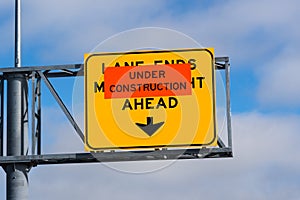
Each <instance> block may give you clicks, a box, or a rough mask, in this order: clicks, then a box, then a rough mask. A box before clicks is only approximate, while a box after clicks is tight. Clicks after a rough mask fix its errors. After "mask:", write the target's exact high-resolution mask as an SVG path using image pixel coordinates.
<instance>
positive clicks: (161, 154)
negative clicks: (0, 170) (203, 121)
mask: <svg viewBox="0 0 300 200" xmlns="http://www.w3.org/2000/svg"><path fill="white" fill-rule="evenodd" d="M225 157H232V151H231V149H230V148H222V149H220V148H201V149H188V150H184V149H176V150H155V151H131V152H128V151H122V152H99V153H71V154H48V155H29V156H5V157H0V164H2V165H6V164H11V163H31V164H32V165H34V166H36V165H47V164H72V163H97V162H122V161H147V160H175V159H179V160H180V159H204V158H225Z"/></svg>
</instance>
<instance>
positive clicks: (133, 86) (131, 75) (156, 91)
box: [104, 64, 192, 99]
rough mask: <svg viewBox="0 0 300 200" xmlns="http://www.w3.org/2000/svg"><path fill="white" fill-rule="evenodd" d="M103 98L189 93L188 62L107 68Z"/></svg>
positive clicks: (190, 91)
mask: <svg viewBox="0 0 300 200" xmlns="http://www.w3.org/2000/svg"><path fill="white" fill-rule="evenodd" d="M104 82H105V85H104V98H105V99H111V98H135V97H159V96H183V95H191V94H192V88H191V65H190V64H167V65H146V66H125V67H108V68H106V69H105V72H104Z"/></svg>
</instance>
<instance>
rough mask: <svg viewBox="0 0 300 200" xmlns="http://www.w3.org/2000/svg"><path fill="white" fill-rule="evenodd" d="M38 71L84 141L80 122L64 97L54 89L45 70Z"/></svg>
mask: <svg viewBox="0 0 300 200" xmlns="http://www.w3.org/2000/svg"><path fill="white" fill-rule="evenodd" d="M37 72H38V74H39V75H40V77H41V78H42V79H43V81H44V82H45V84H46V86H47V87H48V89H49V91H50V92H51V94H52V95H53V97H54V98H55V100H56V102H57V103H58V105H59V106H60V108H61V109H62V111H63V112H64V113H65V115H66V117H67V118H68V120H69V121H70V123H71V124H72V126H73V127H74V129H75V131H76V133H77V134H78V135H79V137H80V138H81V140H82V141H84V135H83V132H82V131H81V129H80V127H79V126H78V124H77V123H76V121H75V120H74V118H73V116H72V115H71V113H70V112H69V110H68V108H67V107H66V106H65V104H64V103H63V101H62V99H61V98H60V97H59V95H58V94H57V92H56V90H55V89H54V87H53V86H52V84H51V83H50V81H49V80H48V78H47V77H46V76H45V75H44V73H43V72H41V71H37Z"/></svg>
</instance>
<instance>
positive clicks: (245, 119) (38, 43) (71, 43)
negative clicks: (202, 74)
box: [0, 0, 300, 200]
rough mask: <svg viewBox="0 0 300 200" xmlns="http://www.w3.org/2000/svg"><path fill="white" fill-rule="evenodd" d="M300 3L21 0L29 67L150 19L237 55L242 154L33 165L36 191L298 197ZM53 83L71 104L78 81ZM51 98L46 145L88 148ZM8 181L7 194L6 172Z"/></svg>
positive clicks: (234, 68)
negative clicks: (161, 166)
mask: <svg viewBox="0 0 300 200" xmlns="http://www.w3.org/2000/svg"><path fill="white" fill-rule="evenodd" d="M299 7H300V2H299V1H296V0H286V1H281V0H252V1H246V0H239V1H238V0H211V1H208V0H191V1H183V0H176V1H171V0H168V1H160V0H142V1H133V0H130V1H117V0H112V1H100V0H97V1H96V0H85V1H71V0H52V1H39V0H26V1H23V2H22V10H23V13H22V20H23V22H22V39H23V40H22V55H23V56H22V64H23V65H24V66H37V65H50V64H71V63H82V62H83V54H84V53H86V52H89V51H90V50H91V49H93V48H94V47H95V46H96V45H97V44H99V43H100V42H102V41H104V40H105V39H107V38H109V37H110V36H112V35H115V34H118V33H120V32H123V31H126V30H130V29H133V28H143V27H161V28H167V29H172V30H175V31H179V32H181V33H184V34H186V35H188V36H190V37H191V38H193V39H194V40H195V41H197V42H198V43H200V44H201V45H203V46H206V47H214V48H215V52H216V56H224V55H227V56H229V57H230V62H231V78H232V79H231V89H232V113H233V116H232V121H233V134H234V135H233V143H234V155H235V156H234V158H233V159H214V160H196V161H180V162H178V161H177V162H175V163H173V162H172V163H171V162H170V163H168V162H165V164H166V165H168V167H165V168H164V169H162V170H158V171H155V172H152V173H142V174H133V173H124V172H120V170H116V169H127V168H130V169H134V168H136V169H141V168H145V166H150V168H151V166H154V167H155V166H156V165H157V163H155V162H141V163H117V164H114V165H109V166H107V165H100V164H93V165H65V166H41V167H37V168H34V169H32V171H31V172H30V199H33V200H37V199H41V198H43V199H46V200H47V199H71V198H72V199H74V200H77V199H84V198H85V199H100V198H104V197H106V198H108V199H119V198H123V199H133V200H134V199H141V198H142V199H145V200H147V199H162V198H165V199H171V198H173V199H195V200H196V199H199V198H206V199H220V198H223V199H249V200H250V199H275V200H276V199H299V196H300V190H299V188H300V181H299V180H300V171H299V167H300V159H299V158H298V156H297V152H299V150H300V149H299V145H298V143H299V142H298V141H299V139H300V135H299V128H300V123H299V121H300V87H299V85H300V79H299V78H298V73H299V72H300V70H299V69H298V67H299V62H298V57H299V52H300V39H299V38H300V37H299V36H300V28H299V25H298V19H300V12H299ZM13 12H14V1H12V0H2V1H1V2H0V44H1V49H0V66H1V67H8V66H12V65H13V46H14V41H13V39H14V35H13V31H14V29H13V28H14V24H13V20H14V19H13V16H14V13H13ZM54 84H55V85H57V86H58V85H60V86H59V89H58V90H59V91H60V94H61V95H62V96H63V98H64V99H65V100H66V101H67V103H68V105H71V103H72V102H71V97H72V93H71V92H70V91H68V90H67V89H66V88H69V87H72V85H73V82H72V81H71V80H66V81H63V82H60V81H57V82H55V83H54ZM62 85H64V86H62ZM43 98H45V100H43V102H44V105H43V106H44V107H43V120H44V124H43V130H44V132H43V134H45V135H47V136H46V137H45V138H47V139H49V141H50V142H49V141H48V142H47V141H44V143H45V147H44V148H45V149H44V151H45V152H46V153H51V152H53V151H61V152H62V151H63V152H75V151H82V149H83V145H82V143H81V141H80V140H79V138H78V137H77V136H76V135H75V133H74V132H73V131H72V128H71V126H70V125H69V124H68V122H67V121H66V119H65V117H64V116H63V114H62V112H61V111H60V110H59V108H58V106H57V105H56V103H55V102H54V101H53V99H51V97H50V96H49V95H47V94H45V97H43ZM52 124H55V126H53V125H52ZM58 133H59V135H58ZM112 168H115V169H112ZM146 168H147V167H146ZM121 171H122V170H121ZM125 171H126V170H125ZM0 180H1V181H0V199H4V196H5V174H4V172H3V171H2V172H0Z"/></svg>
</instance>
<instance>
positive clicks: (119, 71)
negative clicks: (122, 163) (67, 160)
mask: <svg viewBox="0 0 300 200" xmlns="http://www.w3.org/2000/svg"><path fill="white" fill-rule="evenodd" d="M84 73H85V74H84V78H85V81H84V82H85V149H86V150H87V151H98V150H105V149H146V148H160V147H176V148H177V147H184V148H187V147H195V146H198V147H199V146H216V145H217V133H216V108H215V71H214V50H213V48H203V49H176V50H151V51H148V50H147V51H133V52H120V53H91V54H85V58H84Z"/></svg>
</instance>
